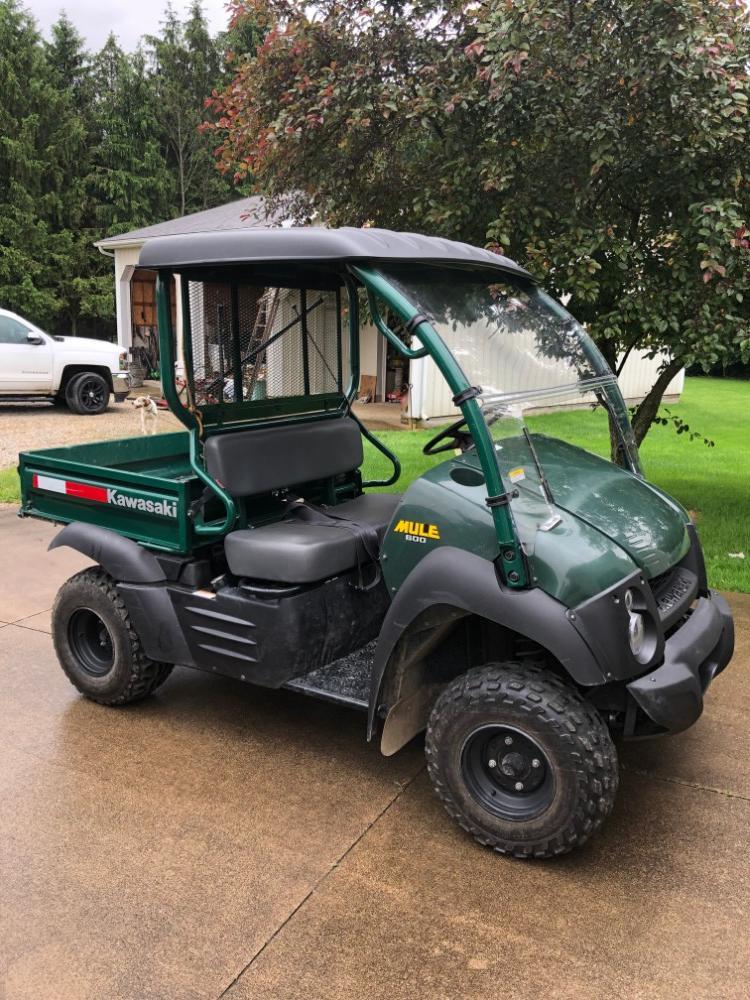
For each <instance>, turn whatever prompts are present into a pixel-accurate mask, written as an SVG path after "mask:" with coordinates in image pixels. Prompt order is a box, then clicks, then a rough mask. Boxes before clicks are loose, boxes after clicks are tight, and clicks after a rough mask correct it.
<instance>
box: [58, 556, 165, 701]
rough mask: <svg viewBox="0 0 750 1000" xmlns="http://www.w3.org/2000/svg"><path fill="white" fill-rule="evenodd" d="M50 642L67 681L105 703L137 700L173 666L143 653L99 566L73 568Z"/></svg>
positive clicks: (61, 594) (122, 606) (63, 589)
mask: <svg viewBox="0 0 750 1000" xmlns="http://www.w3.org/2000/svg"><path fill="white" fill-rule="evenodd" d="M52 641H53V643H54V645H55V652H56V653H57V658H58V660H59V661H60V665H61V667H62V668H63V670H64V671H65V673H66V674H67V676H68V680H70V682H71V683H72V684H73V685H74V687H76V688H77V689H78V690H79V691H80V692H81V694H85V695H86V697H87V698H91V699H92V701H98V702H100V703H101V704H103V705H127V704H129V703H130V702H133V701H139V700H140V699H141V698H145V697H147V696H148V695H150V694H151V692H152V691H155V690H156V688H158V687H159V685H160V684H163V683H164V681H165V680H166V679H167V677H168V676H169V674H170V673H171V671H172V664H171V663H159V662H157V661H154V660H150V659H149V658H148V657H147V656H146V655H145V653H144V652H143V650H142V649H141V644H140V641H139V639H138V636H137V634H136V632H135V630H134V628H133V624H132V622H131V621H130V617H129V615H128V612H127V608H126V607H125V604H124V603H123V601H122V598H121V597H120V595H119V594H118V593H117V587H116V586H115V582H114V580H113V579H112V577H111V576H109V574H107V573H105V572H104V570H103V569H100V568H99V567H98V566H95V567H91V568H89V569H84V570H82V571H81V572H80V573H76V575H75V576H72V577H71V578H70V579H69V580H67V581H66V582H65V583H64V584H63V585H62V587H61V588H60V590H59V591H58V594H57V597H56V598H55V604H54V607H53V608H52Z"/></svg>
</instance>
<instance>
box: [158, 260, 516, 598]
mask: <svg viewBox="0 0 750 1000" xmlns="http://www.w3.org/2000/svg"><path fill="white" fill-rule="evenodd" d="M174 273H178V274H180V275H181V277H182V279H183V280H182V282H181V287H182V323H183V355H184V363H185V376H186V380H187V396H188V400H190V398H192V395H193V359H192V350H191V330H190V306H189V292H188V282H189V280H190V278H191V271H189V270H185V271H176V272H175V270H174V269H172V268H170V269H169V270H159V272H158V275H157V282H156V290H157V315H158V324H159V349H160V356H161V366H162V372H169V373H172V372H174V370H175V364H176V360H177V359H176V357H175V335H174V329H173V324H172V303H171V279H172V276H173V274H174ZM226 274H227V278H228V283H229V284H230V288H231V299H230V301H231V307H232V308H231V331H232V335H233V336H232V342H233V352H232V353H233V357H232V361H233V376H234V380H235V385H236V386H241V372H240V366H241V360H240V357H239V352H238V350H237V344H238V337H237V323H238V320H237V315H238V313H237V305H236V303H237V289H238V287H239V284H240V282H239V281H238V280H236V278H233V277H232V275H233V274H236V271H234V269H231V270H230V269H227V272H226ZM196 277H198V275H197V274H196ZM354 278H356V279H358V281H359V282H360V283H361V284H362V286H363V287H364V289H365V291H366V294H367V299H368V304H369V309H370V313H371V316H372V319H373V322H374V324H375V326H376V327H377V329H378V331H379V332H380V333H381V334H382V336H384V337H385V338H386V339H387V340H388V342H389V343H390V344H391V345H392V346H393V347H394V348H395V349H396V350H397V351H399V353H400V354H401V355H403V357H404V358H406V359H407V360H416V359H418V358H424V357H431V358H432V359H433V361H434V362H435V364H436V365H437V367H438V370H439V371H440V373H441V374H442V376H443V378H444V379H445V381H446V383H447V384H448V387H449V388H450V390H451V393H452V395H453V396H454V398H457V399H458V400H459V406H460V409H461V413H462V415H463V418H464V420H465V421H466V426H467V428H468V430H469V433H470V434H471V436H472V439H473V441H474V444H475V447H476V451H477V455H478V457H479V460H480V463H481V466H482V471H483V473H484V476H485V481H486V484H487V490H488V497H487V503H488V507H489V509H490V511H491V514H492V518H493V521H494V526H495V534H496V537H497V542H498V546H499V549H500V552H501V553H502V559H503V568H504V575H505V579H506V581H507V585H508V586H509V587H512V588H522V587H525V586H527V584H528V578H527V570H526V563H525V560H524V558H523V553H522V550H521V545H520V541H519V539H518V534H517V532H516V528H515V524H514V521H513V515H512V513H511V509H510V505H509V503H508V499H509V498H508V493H507V490H506V487H505V484H504V483H503V479H502V476H501V474H500V468H499V466H498V462H497V458H496V453H495V446H494V442H493V439H492V435H491V434H490V431H489V428H488V427H487V424H486V423H485V420H484V418H483V416H482V411H481V407H480V406H479V403H478V402H477V400H476V398H474V397H473V396H472V392H471V390H472V386H471V385H470V384H469V382H468V380H467V378H466V376H465V374H464V372H463V371H462V369H461V367H460V365H459V364H458V362H457V361H456V359H455V358H454V356H453V354H452V353H451V351H450V350H449V349H448V347H447V346H446V344H445V342H444V340H443V339H442V337H441V336H440V335H439V334H438V333H437V331H436V330H435V329H434V328H433V326H432V325H431V324H430V323H429V321H428V320H427V319H426V318H425V317H423V316H421V315H419V314H418V313H417V310H416V309H415V307H414V306H413V305H412V304H411V303H410V302H408V301H407V300H406V299H405V298H404V296H403V295H401V293H400V292H399V291H398V290H397V289H395V288H394V287H393V285H392V284H391V283H390V282H389V281H388V280H387V278H385V277H384V276H383V275H382V274H380V273H379V272H378V271H377V270H375V269H374V268H372V267H362V266H355V265H349V266H348V270H347V273H346V274H345V276H344V286H345V287H346V289H347V292H348V295H349V368H350V378H349V383H348V385H347V387H346V389H343V388H342V391H341V392H340V393H325V394H318V395H308V396H298V397H288V398H285V399H277V400H267V399H266V400H243V401H241V402H222V403H217V404H211V405H208V406H202V407H201V409H200V411H198V410H197V409H196V408H194V407H192V408H191V406H190V405H188V406H186V405H185V403H184V402H183V400H182V399H181V398H180V394H179V392H178V390H177V388H176V386H175V382H174V378H164V377H163V378H162V382H163V388H164V396H165V398H166V400H167V403H168V405H169V408H170V409H171V411H172V412H173V413H174V414H175V416H176V417H177V418H178V419H179V420H180V421H181V422H182V423H183V424H184V425H185V427H186V428H187V429H188V432H189V436H190V451H189V457H190V466H191V468H192V469H193V471H194V472H195V474H196V475H197V476H198V477H199V478H200V480H201V481H202V482H203V483H204V485H205V486H206V487H208V489H210V490H211V491H213V493H215V494H216V496H217V497H218V498H219V500H220V501H221V503H222V504H223V507H224V518H223V520H221V521H211V522H208V523H206V522H205V521H203V519H202V518H200V517H197V518H196V519H195V521H194V525H193V528H194V531H195V533H196V534H197V535H198V536H203V537H209V538H210V537H218V536H222V535H225V534H226V533H227V532H228V531H230V530H231V529H232V527H233V526H234V524H235V522H236V519H237V513H238V512H237V506H236V504H235V501H234V499H233V498H232V497H231V496H230V495H229V493H227V491H226V490H225V489H223V487H222V486H221V485H220V484H219V483H217V482H216V480H214V479H213V478H212V477H211V476H210V475H209V473H208V472H207V471H206V468H205V465H204V463H203V456H202V448H203V441H204V440H205V438H206V436H208V435H210V434H214V433H231V431H232V429H237V430H239V429H240V428H244V427H246V426H247V424H248V422H249V421H251V420H252V423H253V425H254V426H264V425H267V424H269V423H271V422H272V423H273V424H274V425H278V424H280V423H294V422H299V421H310V420H321V419H329V418H331V417H334V416H335V415H337V414H340V413H341V412H342V410H343V409H346V410H347V411H348V412H349V415H350V416H351V417H352V418H353V419H354V420H356V422H357V424H358V425H359V427H360V429H361V431H362V434H363V435H364V437H365V438H366V439H367V440H368V441H369V442H370V443H371V444H372V445H373V446H374V447H375V448H377V449H378V450H379V451H380V452H381V453H382V454H383V455H385V456H386V457H387V458H388V460H389V461H390V462H391V463H392V465H393V472H392V473H391V475H390V476H389V477H388V478H387V479H382V480H371V481H365V482H363V484H362V485H363V486H364V487H366V488H367V487H378V486H390V485H392V484H393V483H395V482H396V481H397V479H398V478H399V476H400V473H401V466H400V463H399V460H398V457H397V456H396V455H394V454H393V452H392V451H391V450H390V449H389V448H387V447H386V446H385V445H384V444H383V443H382V442H381V441H379V440H378V439H377V438H376V437H375V436H374V435H373V434H372V433H371V432H370V431H369V430H368V429H367V428H366V427H365V426H364V425H363V424H362V423H361V421H360V420H358V418H357V417H356V415H355V414H354V413H353V412H352V411H351V409H350V404H351V402H352V400H353V398H354V396H355V394H356V391H357V388H358V385H359V305H358V296H357V287H356V285H355V282H354V280H353V279H354ZM339 294H340V292H339ZM378 299H380V300H382V301H383V302H384V303H385V305H386V306H387V307H388V309H390V310H391V311H392V312H393V314H394V315H395V316H397V317H398V319H399V320H400V321H401V322H402V323H403V324H404V325H405V326H406V327H407V328H408V329H409V330H410V332H411V333H412V334H413V336H415V337H416V338H417V339H418V340H419V342H420V343H421V345H422V346H421V347H419V348H417V349H412V348H411V347H409V346H408V345H407V344H405V343H404V342H403V341H402V340H401V338H400V337H398V336H397V334H396V333H394V332H393V330H391V329H390V328H389V326H388V325H387V323H386V322H385V320H384V318H383V316H382V313H381V310H380V306H379V302H378ZM338 314H339V316H340V310H339V313H338ZM304 315H305V313H304V310H303V312H302V322H303V324H304ZM303 331H304V326H303ZM306 341H307V338H306V336H303V341H302V342H303V344H305V345H306ZM339 344H340V339H339ZM305 358H306V355H303V360H305ZM339 371H340V368H339ZM305 382H306V384H307V383H308V379H307V377H306V378H305ZM310 402H314V403H315V404H316V406H317V407H318V409H316V411H315V412H312V413H311V412H310Z"/></svg>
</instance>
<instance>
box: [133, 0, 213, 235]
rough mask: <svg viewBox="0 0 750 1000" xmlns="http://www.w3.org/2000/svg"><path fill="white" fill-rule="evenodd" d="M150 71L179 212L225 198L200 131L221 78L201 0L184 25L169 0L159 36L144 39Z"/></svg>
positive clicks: (176, 209)
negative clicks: (206, 106) (214, 90)
mask: <svg viewBox="0 0 750 1000" xmlns="http://www.w3.org/2000/svg"><path fill="white" fill-rule="evenodd" d="M145 42H146V46H147V49H146V51H147V55H148V60H149V65H150V67H151V70H152V73H153V86H154V92H155V97H156V105H155V106H156V114H157V119H158V122H159V126H160V128H161V139H162V143H163V145H164V149H165V150H166V156H167V161H168V163H169V166H170V168H171V169H172V171H173V172H174V177H175V184H176V202H175V206H174V208H175V211H177V212H179V213H180V215H184V214H185V213H186V212H194V211H199V210H200V209H203V208H209V207H210V206H212V205H216V204H219V203H221V202H222V201H225V200H226V199H227V196H228V194H229V186H228V185H227V183H226V182H225V181H224V180H223V179H222V177H221V176H220V175H219V173H218V171H217V170H216V166H215V164H214V159H213V155H212V152H211V149H210V146H209V144H208V141H207V138H206V136H205V135H204V134H203V132H202V131H201V128H200V126H201V123H202V122H203V119H204V117H205V111H204V102H205V100H206V98H207V97H209V96H210V94H211V92H212V90H213V89H214V88H215V87H216V86H217V85H218V84H219V83H220V82H221V80H222V55H221V51H220V48H219V46H218V45H217V44H216V42H215V40H214V39H212V38H211V35H210V33H209V31H208V26H207V24H206V19H205V17H204V15H203V10H202V8H201V4H200V2H199V0H194V2H193V3H192V5H191V7H190V12H189V16H188V19H187V21H186V22H185V24H182V23H181V22H180V20H179V18H178V17H177V15H176V14H175V12H174V9H173V8H172V6H171V4H170V5H168V6H167V9H166V11H165V15H164V22H163V24H162V30H161V33H160V34H159V35H150V36H147V37H146V39H145Z"/></svg>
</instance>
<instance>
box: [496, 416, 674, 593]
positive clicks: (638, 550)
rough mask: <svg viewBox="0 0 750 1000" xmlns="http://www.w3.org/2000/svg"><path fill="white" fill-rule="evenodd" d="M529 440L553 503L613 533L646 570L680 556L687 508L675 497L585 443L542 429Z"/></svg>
mask: <svg viewBox="0 0 750 1000" xmlns="http://www.w3.org/2000/svg"><path fill="white" fill-rule="evenodd" d="M533 441H534V445H535V447H536V450H537V454H538V456H539V462H540V463H541V466H542V468H543V469H544V474H545V476H546V477H547V481H548V482H549V485H550V489H551V490H552V495H553V497H554V499H555V504H556V506H557V507H559V508H560V509H561V510H565V511H567V512H568V513H570V514H573V515H575V517H577V518H580V520H582V521H584V522H585V523H586V524H589V525H591V526H592V527H594V528H596V529H597V531H600V532H601V533H602V534H603V535H606V536H607V537H608V538H611V539H612V541H613V542H615V543H616V544H617V545H619V546H620V548H622V549H624V550H625V551H626V552H627V553H628V555H629V556H630V557H631V559H633V561H634V562H635V563H636V565H638V566H639V567H640V568H641V569H642V570H643V572H644V573H645V574H646V576H648V577H654V576H658V575H659V574H660V573H665V572H666V571H667V570H668V569H670V567H672V566H674V564H675V563H676V562H678V561H679V560H680V559H681V558H682V557H683V555H684V554H685V552H686V551H687V547H688V545H689V540H688V536H687V531H686V529H685V525H686V523H687V514H686V513H685V511H683V510H682V508H681V507H680V506H679V504H677V503H676V502H675V501H674V500H671V499H670V498H668V497H667V496H665V495H664V494H663V493H661V492H660V491H658V490H656V489H655V488H654V487H652V486H650V485H649V484H648V483H647V482H645V481H644V480H642V479H639V478H638V477H637V476H634V475H633V474H632V473H630V472H627V471H626V470H625V469H621V468H619V466H617V465H613V464H612V463H611V462H608V461H606V460H605V459H603V458H600V457H599V456H598V455H592V454H591V452H588V451H584V450H583V448H576V447H574V446H573V445H570V444H567V443H566V442H565V441H559V440H558V439H557V438H550V437H546V436H545V435H543V434H534V435H533ZM517 502H518V501H514V503H517Z"/></svg>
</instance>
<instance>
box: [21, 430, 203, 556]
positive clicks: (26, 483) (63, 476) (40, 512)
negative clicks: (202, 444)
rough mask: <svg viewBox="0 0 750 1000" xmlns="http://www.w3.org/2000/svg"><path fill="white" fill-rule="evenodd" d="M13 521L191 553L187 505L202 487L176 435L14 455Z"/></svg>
mask: <svg viewBox="0 0 750 1000" xmlns="http://www.w3.org/2000/svg"><path fill="white" fill-rule="evenodd" d="M19 474H20V477H21V511H20V513H21V516H34V517H42V518H46V519H48V520H50V521H59V522H61V523H64V524H67V523H69V522H71V521H82V522H85V523H88V524H97V525H100V526H101V527H103V528H110V529H111V530H112V531H116V532H118V534H121V535H126V536H127V537H128V538H134V539H136V540H137V541H139V542H141V543H142V544H144V545H146V546H148V547H149V548H155V549H163V550H165V551H168V552H178V553H185V554H187V553H188V552H190V551H191V549H194V548H195V544H196V539H195V537H194V532H193V527H192V521H191V519H190V517H189V516H188V512H189V510H190V505H191V504H192V503H193V501H195V500H197V499H198V498H199V497H200V495H201V492H202V489H203V487H202V483H201V481H200V479H199V478H198V476H197V475H196V474H195V472H194V471H193V470H192V468H191V466H190V459H189V437H188V435H187V434H186V433H184V432H181V431H178V432H176V433H172V434H158V435H154V436H151V437H133V438H123V439H120V440H115V441H96V442H94V443H92V444H76V445H70V446H67V447H62V448H45V449H43V450H40V451H27V452H22V453H21V455H19Z"/></svg>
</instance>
